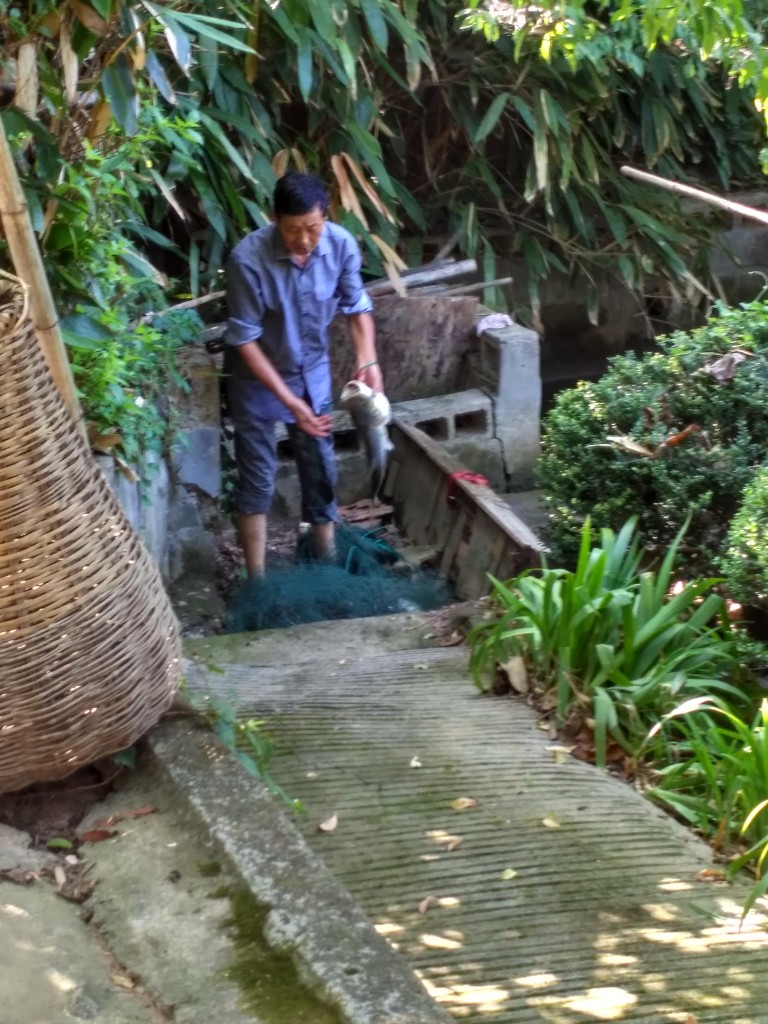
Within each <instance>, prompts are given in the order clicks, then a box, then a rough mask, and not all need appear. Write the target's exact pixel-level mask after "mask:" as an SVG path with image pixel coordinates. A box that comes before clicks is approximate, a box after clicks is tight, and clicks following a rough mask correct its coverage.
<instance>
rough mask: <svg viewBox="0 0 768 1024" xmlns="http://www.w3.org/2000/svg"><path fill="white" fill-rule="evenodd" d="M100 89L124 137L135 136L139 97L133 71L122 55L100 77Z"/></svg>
mask: <svg viewBox="0 0 768 1024" xmlns="http://www.w3.org/2000/svg"><path fill="white" fill-rule="evenodd" d="M101 87H102V89H103V90H104V96H105V97H106V100H107V102H108V103H109V105H110V107H111V109H112V113H113V115H114V117H115V120H116V121H117V123H118V124H119V125H120V127H121V128H122V129H123V131H124V132H125V134H126V135H135V134H136V126H137V123H138V117H139V96H138V93H137V92H136V85H135V83H134V81H133V69H132V68H131V66H130V64H129V62H128V58H127V57H126V55H125V54H124V53H121V54H119V56H118V57H117V59H116V60H115V61H114V63H113V64H109V65H108V66H107V67H106V68H104V71H103V72H102V75H101Z"/></svg>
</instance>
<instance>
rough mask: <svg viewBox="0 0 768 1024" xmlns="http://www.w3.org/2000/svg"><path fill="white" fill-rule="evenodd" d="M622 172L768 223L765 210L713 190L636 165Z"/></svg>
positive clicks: (670, 190) (639, 179) (742, 215)
mask: <svg viewBox="0 0 768 1024" xmlns="http://www.w3.org/2000/svg"><path fill="white" fill-rule="evenodd" d="M621 173H622V174H623V175H624V176H625V177H627V178H634V179H636V180H637V181H642V182H645V183H646V184H648V185H658V187H659V188H665V189H667V191H668V192H676V193H677V194H678V195H681V196H690V197H691V199H699V200H701V202H702V203H708V204H709V205H710V206H718V207H720V209H721V210H727V211H728V212H729V213H734V214H736V215H737V216H739V217H748V218H749V219H750V220H756V221H758V222H759V223H760V224H768V213H767V212H766V211H764V210H756V209H755V208H754V207H752V206H744V205H743V204H742V203H734V202H732V201H731V200H730V199H723V198H722V196H716V195H713V194H712V193H711V192H704V191H702V189H700V188H692V187H691V186H690V185H683V184H681V183H680V182H677V181H668V180H667V179H666V178H659V177H658V176H657V175H655V174H649V173H648V172H647V171H639V170H637V169H636V168H635V167H622V168H621Z"/></svg>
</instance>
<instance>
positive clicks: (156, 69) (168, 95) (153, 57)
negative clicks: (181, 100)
mask: <svg viewBox="0 0 768 1024" xmlns="http://www.w3.org/2000/svg"><path fill="white" fill-rule="evenodd" d="M146 72H147V74H148V75H149V77H150V79H151V80H152V82H153V84H154V86H155V88H156V89H157V91H158V92H159V93H160V95H161V96H162V97H163V99H165V100H167V101H168V103H171V104H174V105H175V103H176V93H175V92H174V89H173V86H172V85H171V83H170V81H169V79H168V76H167V75H166V73H165V68H164V67H163V65H162V64H161V63H160V58H159V57H158V55H157V54H156V53H155V51H154V50H148V51H147V60H146Z"/></svg>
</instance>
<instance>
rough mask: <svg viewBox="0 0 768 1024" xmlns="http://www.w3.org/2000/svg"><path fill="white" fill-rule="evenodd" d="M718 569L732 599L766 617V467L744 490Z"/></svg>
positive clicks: (767, 536)
mask: <svg viewBox="0 0 768 1024" xmlns="http://www.w3.org/2000/svg"><path fill="white" fill-rule="evenodd" d="M720 566H721V569H722V572H723V575H724V576H725V578H726V579H727V581H728V589H729V591H730V592H731V595H732V596H733V597H734V598H735V600H737V601H739V602H741V604H743V605H745V606H746V607H747V608H748V609H750V610H757V611H759V612H760V613H762V614H761V618H762V616H764V615H768V466H766V467H764V468H761V469H759V470H757V472H756V473H755V474H754V476H753V477H752V481H751V483H750V484H749V485H748V486H747V488H746V489H745V491H744V495H743V500H742V504H741V508H740V509H739V510H738V512H737V513H736V515H735V516H734V517H733V519H732V521H731V525H730V528H729V530H728V536H727V540H726V549H725V553H724V554H723V557H722V558H721V559H720ZM748 614H749V612H748Z"/></svg>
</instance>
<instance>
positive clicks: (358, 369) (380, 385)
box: [347, 313, 384, 391]
mask: <svg viewBox="0 0 768 1024" xmlns="http://www.w3.org/2000/svg"><path fill="white" fill-rule="evenodd" d="M347 330H348V331H349V339H350V341H351V342H352V347H353V349H354V350H355V380H359V381H362V382H363V384H367V385H368V387H370V388H373V390H374V391H383V390H384V380H383V378H382V375H381V367H380V366H379V363H378V356H377V355H376V328H375V326H374V322H373V317H372V316H371V314H370V313H355V314H353V315H352V316H348V317H347Z"/></svg>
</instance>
